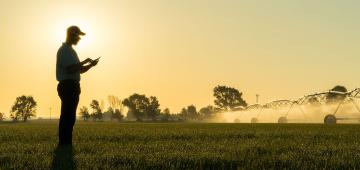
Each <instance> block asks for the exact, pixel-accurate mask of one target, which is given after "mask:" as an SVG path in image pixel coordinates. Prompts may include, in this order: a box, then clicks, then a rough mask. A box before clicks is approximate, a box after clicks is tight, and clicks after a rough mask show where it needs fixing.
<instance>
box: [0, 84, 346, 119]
mask: <svg viewBox="0 0 360 170" xmlns="http://www.w3.org/2000/svg"><path fill="white" fill-rule="evenodd" d="M330 91H337V92H344V93H346V92H347V89H346V88H345V86H340V85H337V86H335V87H334V88H332V89H330ZM242 95H243V93H242V92H240V91H239V90H238V89H236V88H233V87H228V86H222V85H218V86H216V87H215V88H214V89H213V96H214V98H215V99H214V105H208V106H205V107H202V108H200V109H199V110H198V109H197V108H196V106H195V105H189V106H186V107H183V108H182V109H181V111H180V112H178V113H171V112H170V109H169V108H165V109H164V110H161V109H160V103H159V101H158V99H157V98H156V97H155V96H149V97H148V96H146V95H144V94H137V93H134V94H132V95H130V96H129V97H127V98H125V99H124V100H121V99H119V98H118V97H116V96H113V95H110V96H108V98H107V99H108V104H109V107H108V108H107V109H105V108H104V102H103V101H101V102H99V101H98V100H92V101H91V102H90V105H89V106H90V109H91V110H89V108H88V107H86V106H82V107H81V108H80V109H79V114H80V116H81V119H83V120H84V121H89V120H91V121H122V120H124V119H125V116H124V115H125V114H124V107H126V108H127V110H128V111H127V113H126V115H127V116H126V120H136V121H199V120H207V119H211V118H213V117H214V116H216V114H217V113H220V112H225V111H235V110H241V109H243V108H245V107H246V106H247V105H248V104H247V102H246V101H245V100H244V99H243V98H242ZM344 97H345V96H344V95H341V94H337V93H329V94H328V95H327V96H326V101H327V103H331V102H334V101H338V100H342V99H343V98H344ZM316 100H317V99H316V98H314V103H318V101H316ZM36 108H37V102H36V101H35V99H34V98H33V97H32V96H25V95H22V96H19V97H17V98H16V100H15V102H14V104H13V105H12V107H11V110H10V118H11V119H12V120H13V121H14V122H17V121H23V122H26V121H27V120H29V119H30V118H32V117H35V116H36ZM4 119H5V113H2V112H0V121H3V120H4Z"/></svg>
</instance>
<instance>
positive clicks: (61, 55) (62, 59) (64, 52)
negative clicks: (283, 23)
mask: <svg viewBox="0 0 360 170" xmlns="http://www.w3.org/2000/svg"><path fill="white" fill-rule="evenodd" d="M77 63H80V60H79V57H78V55H77V54H76V52H75V50H74V49H73V48H72V46H71V45H68V44H66V43H63V44H62V46H61V47H60V48H59V50H58V52H57V55H56V80H57V81H63V80H76V81H80V71H78V72H75V73H69V72H68V71H67V69H66V68H67V67H68V66H70V65H73V64H77Z"/></svg>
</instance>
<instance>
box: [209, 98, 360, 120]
mask: <svg viewBox="0 0 360 170" xmlns="http://www.w3.org/2000/svg"><path fill="white" fill-rule="evenodd" d="M339 104H340V103H339V102H336V103H332V104H318V105H310V104H308V105H297V104H294V105H292V106H291V105H290V106H286V107H281V108H257V109H249V110H241V111H229V112H223V113H218V114H217V115H216V116H215V117H214V118H213V119H211V120H209V121H211V122H219V123H220V122H221V123H255V122H252V120H253V121H254V120H256V121H257V122H256V123H278V122H279V118H280V117H286V119H287V123H324V118H325V116H326V115H329V114H335V116H336V117H337V118H341V119H345V120H339V121H338V122H339V123H360V121H359V120H360V112H359V110H357V108H356V107H357V106H358V107H359V106H360V105H359V104H360V103H359V101H354V102H344V103H342V104H341V105H340V106H339ZM356 105H357V106H356ZM338 107H339V108H338ZM337 108H338V110H337V111H336V109H337Z"/></svg>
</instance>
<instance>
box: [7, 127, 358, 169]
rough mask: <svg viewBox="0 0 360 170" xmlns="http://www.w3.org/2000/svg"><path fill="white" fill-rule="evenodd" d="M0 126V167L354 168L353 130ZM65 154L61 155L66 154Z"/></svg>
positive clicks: (355, 144)
mask: <svg viewBox="0 0 360 170" xmlns="http://www.w3.org/2000/svg"><path fill="white" fill-rule="evenodd" d="M56 133H57V122H51V123H18V124H0V169H56V168H59V167H60V166H61V167H62V168H63V169H69V168H71V167H72V168H77V169H144V168H147V169H149V168H150V169H269V168H270V169H284V168H286V169H324V168H325V169H344V168H345V169H348V168H349V169H359V168H360V145H359V144H360V125H344V124H342V125H334V126H327V125H320V124H203V123H202V124H190V123H169V124H165V123H105V122H99V123H85V122H77V124H76V126H75V129H74V146H73V148H67V149H64V150H59V149H57V148H56V143H57V136H56ZM66 155H67V156H66Z"/></svg>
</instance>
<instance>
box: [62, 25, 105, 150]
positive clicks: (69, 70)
mask: <svg viewBox="0 0 360 170" xmlns="http://www.w3.org/2000/svg"><path fill="white" fill-rule="evenodd" d="M80 35H85V33H83V32H82V31H81V30H80V29H79V27H77V26H71V27H69V28H68V29H67V36H66V42H65V43H63V44H62V46H61V47H60V48H59V50H58V52H57V57H56V79H57V80H58V81H59V84H58V86H57V91H58V95H59V97H60V99H61V115H60V122H59V145H71V144H72V131H73V127H74V124H75V118H76V109H77V105H78V103H79V95H80V74H81V73H85V72H87V71H88V70H89V69H90V68H91V67H94V66H95V65H96V64H97V63H98V60H91V59H90V58H87V59H86V60H84V61H82V62H80V60H79V57H78V56H77V54H76V52H75V50H74V49H73V48H72V45H76V44H77V43H78V42H79V40H80Z"/></svg>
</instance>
